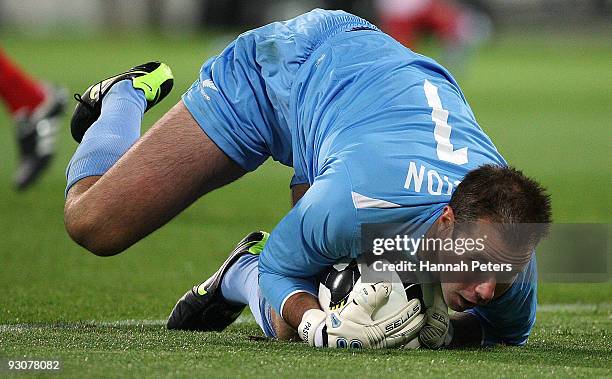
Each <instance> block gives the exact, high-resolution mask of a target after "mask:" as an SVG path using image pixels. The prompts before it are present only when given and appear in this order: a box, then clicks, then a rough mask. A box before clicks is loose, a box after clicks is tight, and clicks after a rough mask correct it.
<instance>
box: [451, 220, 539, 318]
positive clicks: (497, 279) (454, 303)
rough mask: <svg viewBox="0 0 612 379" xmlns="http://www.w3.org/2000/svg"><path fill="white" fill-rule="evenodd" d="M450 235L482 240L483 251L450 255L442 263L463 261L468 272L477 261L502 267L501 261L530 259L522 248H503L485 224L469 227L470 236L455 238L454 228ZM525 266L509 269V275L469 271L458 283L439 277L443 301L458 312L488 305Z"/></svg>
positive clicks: (496, 232) (493, 228)
mask: <svg viewBox="0 0 612 379" xmlns="http://www.w3.org/2000/svg"><path fill="white" fill-rule="evenodd" d="M446 233H448V230H447V231H446ZM453 235H454V237H455V238H457V237H462V238H473V239H477V238H482V239H481V241H483V245H484V249H482V250H480V251H477V252H473V253H466V254H465V255H456V254H452V253H451V254H450V255H449V256H447V257H446V258H443V259H442V261H447V259H448V261H447V262H449V263H450V262H452V263H457V262H458V261H463V262H465V263H466V264H467V265H468V267H470V268H471V267H472V264H471V263H472V261H478V262H479V263H481V264H487V263H489V262H491V263H503V259H502V257H530V253H526V252H525V251H523V250H524V247H522V248H518V247H512V246H508V245H507V244H505V243H504V242H503V238H502V235H501V233H500V232H499V230H498V229H497V228H496V226H495V225H493V224H491V223H490V222H488V221H485V220H480V221H479V222H478V223H476V224H473V225H471V227H470V228H469V233H460V235H457V228H455V233H453ZM484 236H486V237H484ZM483 237H484V238H483ZM515 250H516V251H515ZM524 265H525V264H524V263H522V264H520V265H517V264H515V265H512V272H503V273H502V272H495V271H480V270H478V271H470V272H468V273H466V274H465V275H462V277H461V279H460V280H457V277H454V278H453V277H451V280H446V281H445V280H444V278H443V277H441V281H442V293H443V294H444V300H445V301H446V304H447V305H448V306H449V307H450V308H451V309H452V310H454V311H457V312H462V311H464V310H466V309H469V308H473V307H475V306H477V305H485V304H488V303H489V302H491V301H492V300H493V299H495V298H497V297H499V296H501V295H502V294H503V293H504V292H505V291H506V290H507V289H508V288H509V287H510V285H511V284H512V282H513V281H514V279H515V278H516V274H517V273H518V272H519V271H521V270H522V269H523V268H524Z"/></svg>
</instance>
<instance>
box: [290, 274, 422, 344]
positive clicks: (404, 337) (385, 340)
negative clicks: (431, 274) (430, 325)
mask: <svg viewBox="0 0 612 379" xmlns="http://www.w3.org/2000/svg"><path fill="white" fill-rule="evenodd" d="M391 289H392V285H391V283H385V282H379V283H375V284H370V283H361V282H359V283H358V284H356V285H355V288H354V289H353V292H352V293H351V295H350V296H349V298H348V300H347V305H346V306H344V307H343V308H342V309H340V310H338V311H336V312H331V313H329V314H326V313H325V312H324V311H322V310H317V309H311V310H309V311H307V312H306V313H305V314H304V317H303V318H302V322H301V323H300V326H299V328H298V334H299V335H300V337H301V338H302V339H303V340H304V341H306V342H308V343H309V344H310V345H312V346H328V347H331V348H347V347H351V348H362V347H363V348H374V349H380V348H393V347H400V346H403V345H405V344H406V343H408V342H410V341H411V340H413V339H415V338H416V337H417V335H418V333H419V330H420V329H421V327H422V326H423V324H424V322H425V316H424V315H423V314H421V303H420V301H419V300H418V299H410V300H408V301H407V302H406V303H405V304H398V305H401V306H398V307H397V309H393V310H392V311H390V312H385V315H384V316H382V317H377V315H376V313H377V312H378V311H380V309H381V308H382V307H383V306H384V305H385V304H387V302H388V299H389V295H390V294H391Z"/></svg>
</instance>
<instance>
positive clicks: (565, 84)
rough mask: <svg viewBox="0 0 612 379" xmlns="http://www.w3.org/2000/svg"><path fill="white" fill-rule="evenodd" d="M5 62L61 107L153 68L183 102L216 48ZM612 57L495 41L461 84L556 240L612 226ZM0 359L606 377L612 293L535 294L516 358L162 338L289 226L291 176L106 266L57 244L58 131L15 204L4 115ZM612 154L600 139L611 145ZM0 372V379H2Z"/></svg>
mask: <svg viewBox="0 0 612 379" xmlns="http://www.w3.org/2000/svg"><path fill="white" fill-rule="evenodd" d="M2 41H3V43H2V45H3V46H2V47H3V48H4V49H5V50H6V51H7V52H8V53H9V54H11V55H12V56H13V57H15V58H16V59H17V60H18V61H19V62H20V63H22V64H23V66H24V67H25V68H26V69H28V70H29V71H30V72H32V73H33V74H34V75H36V76H38V77H43V78H47V79H49V80H52V81H55V82H59V83H63V84H65V85H66V86H67V87H69V89H70V90H71V91H72V92H80V91H82V90H84V89H85V88H86V87H87V86H88V85H89V84H91V82H92V81H93V80H96V79H101V78H104V77H106V76H108V75H110V74H113V73H115V72H117V71H120V70H124V69H125V68H127V67H130V66H132V65H135V64H139V63H142V62H145V61H147V60H150V59H160V60H164V61H166V62H168V63H169V64H170V66H171V67H172V68H173V70H174V73H175V76H176V83H175V90H174V93H173V94H172V95H171V96H170V97H169V99H167V100H165V101H164V102H163V103H162V104H161V105H160V106H158V107H156V108H154V109H153V110H152V111H151V112H150V113H147V116H146V117H145V125H151V124H152V123H153V122H154V120H155V119H157V118H158V117H160V116H161V114H162V113H163V111H164V110H166V109H168V108H169V107H170V106H171V105H172V104H173V103H174V102H176V101H177V100H178V98H179V96H180V94H181V93H182V91H184V90H185V89H186V88H187V87H188V86H189V85H190V84H191V82H192V81H193V80H195V78H196V75H197V72H198V70H199V67H200V65H201V64H202V62H203V61H204V60H205V59H206V58H207V57H208V56H209V55H211V54H213V53H215V52H216V51H218V50H219V49H220V47H221V45H222V42H219V41H220V40H219V39H218V38H217V36H201V37H197V38H196V37H189V38H184V39H150V40H145V39H140V38H136V37H133V38H127V39H124V38H122V39H119V38H115V39H100V40H89V39H83V40H79V39H69V40H64V39H62V40H55V39H53V40H33V39H29V38H24V37H20V36H15V35H6V34H5V35H3V38H2ZM611 61H612V46H610V44H609V41H608V40H607V39H605V38H603V37H602V38H597V37H588V36H582V37H581V36H578V37H576V36H574V37H572V38H566V36H559V37H554V36H546V38H543V37H539V38H535V37H533V36H529V35H520V36H519V35H515V36H505V37H502V38H500V39H499V40H498V41H496V43H495V44H492V45H491V46H489V47H487V48H485V49H483V50H482V51H481V54H480V55H479V56H477V57H476V58H475V59H474V61H473V62H472V63H473V64H472V65H471V66H470V68H469V71H468V72H466V73H465V75H464V76H463V77H460V78H459V81H460V83H461V84H462V87H463V89H464V91H465V93H466V96H467V98H468V99H469V101H470V104H471V106H472V108H473V109H474V112H475V113H476V116H477V118H478V120H479V122H480V124H481V126H482V127H483V128H484V129H485V130H486V131H487V132H488V133H489V135H490V136H491V137H492V139H493V141H494V142H495V143H496V145H497V146H498V148H499V149H500V151H501V152H502V153H503V154H504V155H505V157H506V158H507V159H508V160H509V162H510V163H512V164H514V165H516V166H517V167H520V168H522V169H524V171H525V172H526V173H527V174H529V175H533V176H534V177H536V178H538V179H539V180H541V181H542V182H543V184H544V185H546V186H547V187H548V188H549V189H550V192H551V193H552V195H553V206H554V216H555V221H557V222H610V209H609V206H610V204H611V203H612V202H611V200H612V194H611V191H610V179H609V178H610V174H611V171H610V156H609V130H610V129H609V127H610V125H609V123H610V121H609V120H611V119H612V107H610V99H611V98H610V88H612V71H611V70H610V69H609V62H611ZM0 124H2V125H3V126H5V127H0V141H2V142H0V145H1V146H2V149H0V293H1V294H2V296H0V358H2V357H7V358H24V357H26V358H29V359H60V360H61V361H62V365H63V368H62V374H64V375H67V376H72V377H82V376H105V377H106V376H145V375H146V376H159V375H163V376H179V377H181V376H184V377H188V376H194V375H198V376H203V377H252V376H255V377H345V376H346V377H384V378H387V377H407V376H412V375H416V376H426V377H427V376H429V377H440V376H467V375H470V376H492V375H495V376H502V377H503V376H507V377H514V376H538V377H539V376H551V377H552V376H554V377H557V376H572V377H609V376H610V375H611V374H612V367H611V365H612V364H611V362H612V353H611V351H612V341H611V338H612V284H610V283H603V284H551V283H543V284H542V285H541V286H540V293H539V301H540V303H541V306H540V310H539V312H538V319H537V323H536V327H535V329H534V331H533V334H532V336H531V338H530V340H529V343H528V344H527V346H526V347H524V348H513V347H497V348H494V349H487V350H477V349H474V350H460V351H438V352H434V351H331V350H320V349H312V348H309V347H307V346H304V345H303V344H295V343H294V344H290V343H281V342H264V341H253V340H251V339H250V338H249V337H250V336H261V335H262V334H261V332H260V331H259V330H258V328H257V326H256V325H255V323H254V322H253V319H252V318H251V317H250V315H249V314H248V312H245V315H243V316H242V317H241V319H239V322H238V323H236V324H235V325H233V326H232V327H231V328H230V329H229V330H227V331H226V332H223V333H209V334H203V333H189V332H169V331H166V330H165V329H164V328H163V320H164V319H165V317H166V316H167V314H168V313H169V311H170V309H171V308H172V306H173V304H174V302H175V300H176V299H177V297H178V296H180V295H181V294H182V293H183V292H184V291H185V290H186V289H187V288H188V287H189V286H191V285H192V284H193V283H195V282H197V281H199V280H203V279H205V278H206V277H208V275H210V274H211V273H212V272H214V270H216V268H217V267H218V265H219V264H220V263H221V262H222V261H223V259H224V258H225V255H226V253H227V252H228V251H229V249H230V248H231V247H232V246H233V245H234V244H235V242H237V241H238V240H239V239H240V238H241V237H242V236H243V235H244V234H246V233H248V232H249V231H251V230H254V229H266V230H270V229H272V228H273V227H274V225H275V224H276V223H277V222H278V220H280V218H281V217H282V216H283V215H284V214H285V213H286V212H287V211H288V210H289V195H288V189H287V188H288V182H289V179H290V176H291V171H290V170H289V169H287V168H282V167H280V166H279V165H277V164H273V163H268V164H266V165H265V166H264V167H263V168H262V169H261V170H259V171H257V172H256V173H253V174H249V175H247V176H246V177H245V178H243V179H241V180H239V181H238V182H236V183H234V184H232V185H230V186H228V187H226V188H225V189H223V190H221V191H217V192H216V193H213V194H210V195H207V196H205V197H204V198H203V199H202V200H201V201H199V202H198V203H197V204H195V205H194V206H192V207H191V208H190V209H189V210H187V211H186V212H185V213H183V214H182V215H180V216H179V217H177V218H176V219H175V220H174V221H172V222H171V223H170V224H168V225H167V226H165V227H164V228H162V229H161V230H160V231H158V232H157V233H155V234H154V235H152V236H150V237H149V238H147V239H145V240H144V241H142V242H140V243H139V244H137V245H136V246H134V247H132V248H131V249H130V250H129V251H128V252H126V253H124V254H122V255H120V256H117V257H113V258H104V259H103V258H98V257H94V256H93V255H91V254H88V253H86V252H85V251H83V250H82V249H81V248H79V247H78V246H76V245H75V244H74V243H72V242H71V241H70V240H69V238H68V237H67V235H66V233H65V232H64V229H63V221H62V207H63V189H64V185H65V178H64V169H65V166H66V164H67V162H68V160H69V158H70V156H71V154H72V152H73V151H74V149H75V147H76V144H75V143H74V142H73V141H72V140H71V139H70V138H69V135H70V133H69V131H68V122H67V120H66V122H65V123H64V124H65V125H64V126H65V128H64V129H63V130H62V142H61V146H60V152H59V155H58V158H57V160H56V161H55V162H54V164H53V167H52V168H51V171H50V172H49V173H48V174H47V175H46V176H45V177H44V178H43V179H42V180H41V182H40V184H39V185H38V186H37V187H36V188H34V189H32V190H31V191H30V192H28V193H25V194H16V193H14V192H13V191H12V189H11V186H10V180H11V175H12V170H13V168H14V165H15V156H16V152H15V146H14V144H13V143H12V141H13V130H12V128H11V127H10V125H11V122H10V120H9V119H8V118H7V117H6V115H5V114H2V115H0ZM607 136H608V137H607ZM3 370H4V368H0V376H4V375H5V374H8V373H9V372H8V371H6V370H5V371H3Z"/></svg>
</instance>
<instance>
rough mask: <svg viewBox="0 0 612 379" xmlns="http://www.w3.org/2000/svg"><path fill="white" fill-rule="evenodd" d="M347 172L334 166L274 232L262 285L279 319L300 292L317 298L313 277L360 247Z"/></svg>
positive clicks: (261, 274) (266, 250) (261, 272)
mask: <svg viewBox="0 0 612 379" xmlns="http://www.w3.org/2000/svg"><path fill="white" fill-rule="evenodd" d="M342 170H343V168H340V169H338V170H336V169H335V168H333V167H332V168H330V169H329V170H327V171H326V172H324V173H323V174H322V175H320V176H319V177H317V179H316V180H315V181H314V183H313V184H312V186H311V187H310V188H309V190H308V191H307V192H306V194H305V195H304V197H302V199H301V200H300V201H299V202H298V203H297V204H296V205H295V207H294V208H293V209H292V210H291V211H290V212H289V213H288V214H287V215H286V216H285V218H283V219H282V220H281V222H280V223H279V224H278V225H277V226H276V228H275V229H274V230H273V231H272V233H271V234H270V238H269V240H268V242H267V243H266V246H265V248H264V251H263V252H262V254H261V257H260V261H259V286H260V288H261V290H262V292H263V295H264V296H265V297H266V299H267V300H268V301H269V302H270V303H271V304H272V306H273V307H274V309H275V310H276V311H277V312H278V314H281V315H282V306H283V304H284V301H285V300H286V299H287V298H288V297H289V296H291V295H292V294H294V293H296V292H308V293H311V294H313V295H315V296H316V294H317V286H316V283H315V281H314V278H313V277H314V276H315V275H317V274H318V273H319V272H321V271H322V270H323V269H325V268H326V267H328V266H330V265H332V264H334V263H336V261H338V260H339V259H341V258H342V257H346V256H349V255H354V254H355V250H357V249H358V248H359V247H358V246H357V245H356V242H355V241H356V240H357V238H356V236H355V235H356V233H358V231H357V227H356V213H355V208H354V206H353V202H352V200H351V196H350V189H349V188H350V187H349V184H348V181H347V180H346V179H347V178H346V173H345V172H343V171H342Z"/></svg>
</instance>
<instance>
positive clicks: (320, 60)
mask: <svg viewBox="0 0 612 379" xmlns="http://www.w3.org/2000/svg"><path fill="white" fill-rule="evenodd" d="M183 101H184V102H185V105H186V106H187V108H188V109H189V110H190V112H191V113H192V114H193V115H194V117H195V118H196V120H197V121H198V123H199V124H200V126H201V127H202V129H203V130H204V131H205V132H206V134H207V135H208V136H209V137H210V138H211V139H212V140H213V141H214V142H215V143H216V144H217V145H218V146H219V147H220V148H221V149H222V150H223V151H224V152H225V153H226V154H227V155H228V156H230V157H231V158H232V159H233V160H235V161H236V162H237V163H238V164H239V165H241V166H242V167H243V168H245V169H246V170H254V169H255V168H256V167H258V166H259V165H260V164H261V163H262V162H263V161H264V160H265V159H267V157H269V156H272V157H273V158H274V159H275V160H278V161H280V162H281V163H284V164H286V165H290V166H293V167H294V169H295V176H294V180H293V183H294V184H295V183H308V184H310V189H309V190H308V191H307V192H306V194H305V195H304V197H303V198H302V199H301V200H300V201H299V202H298V203H297V204H296V206H295V207H294V208H293V209H292V210H291V211H290V212H289V213H288V214H287V215H286V216H285V217H284V218H283V220H281V222H280V223H279V224H278V225H277V227H276V228H275V229H274V230H273V231H272V233H271V236H270V239H269V241H268V243H267V244H266V246H265V249H264V251H263V253H262V255H261V258H260V263H259V269H260V286H261V289H262V291H263V293H264V295H265V296H266V298H267V299H268V300H269V301H270V302H271V304H272V305H273V307H274V308H275V309H276V310H277V312H279V313H280V314H282V305H283V302H284V300H286V299H287V298H288V297H289V296H290V295H291V294H292V293H294V292H296V291H307V292H311V293H315V291H314V285H313V282H312V277H313V276H314V275H316V274H317V273H319V272H320V271H321V270H323V269H324V268H326V267H327V266H329V265H331V264H333V263H335V262H336V261H338V260H340V259H343V258H346V257H357V256H359V255H360V254H361V247H360V245H359V243H360V233H361V230H360V227H361V225H362V224H364V223H402V222H403V223H427V222H433V221H435V220H436V219H437V218H438V217H439V215H440V213H441V211H442V208H443V207H444V206H445V205H446V204H448V202H449V200H450V196H451V194H452V192H453V190H454V188H456V186H457V185H458V183H459V182H460V181H461V180H462V178H463V177H464V176H465V174H466V173H467V172H469V171H471V170H473V169H475V168H477V167H478V166H481V165H483V164H496V165H505V164H506V163H505V161H504V159H503V158H502V157H501V155H500V154H499V153H498V151H497V149H496V148H495V146H494V145H493V143H492V142H491V140H490V139H489V138H488V137H487V135H486V134H485V133H484V132H483V130H482V129H481V128H480V127H479V126H478V124H477V122H476V120H475V118H474V115H473V113H472V110H471V109H470V107H469V105H468V104H467V102H466V100H465V97H464V95H463V93H462V92H461V89H460V88H459V86H458V84H457V83H456V81H455V80H454V79H453V78H452V76H451V75H450V74H449V73H448V71H446V70H445V69H444V68H443V67H442V66H440V65H439V64H438V63H436V62H435V61H434V60H432V59H430V58H427V57H424V56H422V55H419V54H416V53H414V52H412V51H411V50H409V49H407V48H405V47H403V46H402V45H400V44H399V43H398V42H396V41H395V40H393V39H392V38H390V37H389V36H387V35H386V34H384V33H382V32H380V31H379V30H378V29H377V28H376V27H375V26H373V25H372V24H370V23H368V22H367V21H365V20H362V19H360V18H358V17H356V16H353V15H349V14H347V13H344V12H330V11H322V10H315V11H312V12H310V13H307V14H305V15H302V16H300V17H298V18H295V19H293V20H289V21H286V22H279V23H273V24H270V25H267V26H264V27H262V28H259V29H255V30H253V31H250V32H247V33H245V34H242V35H241V36H240V37H239V38H238V39H237V40H236V41H234V42H233V43H232V44H231V45H230V46H229V47H228V48H227V49H226V50H224V52H223V53H222V54H221V55H219V56H218V57H214V58H212V59H210V60H209V61H207V62H206V63H205V64H204V66H203V68H202V71H201V74H200V79H199V80H198V81H196V83H194V85H193V86H192V88H191V89H190V90H189V91H187V93H186V94H185V95H184V97H183Z"/></svg>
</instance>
